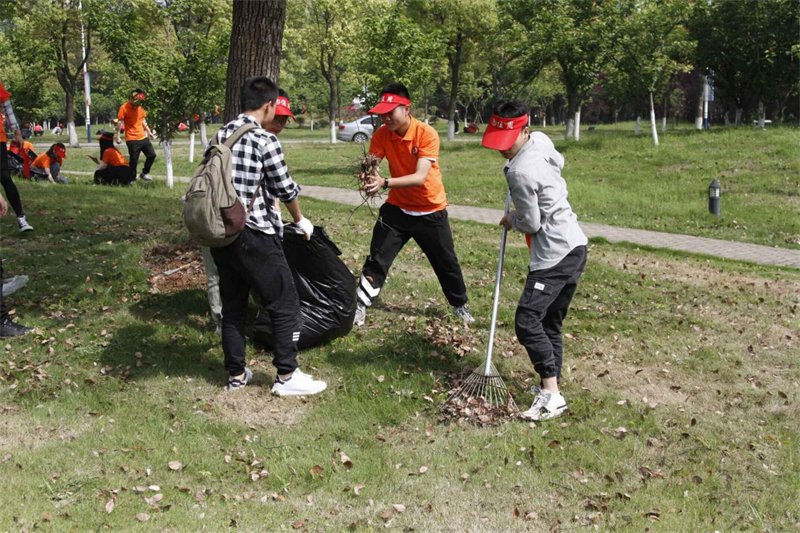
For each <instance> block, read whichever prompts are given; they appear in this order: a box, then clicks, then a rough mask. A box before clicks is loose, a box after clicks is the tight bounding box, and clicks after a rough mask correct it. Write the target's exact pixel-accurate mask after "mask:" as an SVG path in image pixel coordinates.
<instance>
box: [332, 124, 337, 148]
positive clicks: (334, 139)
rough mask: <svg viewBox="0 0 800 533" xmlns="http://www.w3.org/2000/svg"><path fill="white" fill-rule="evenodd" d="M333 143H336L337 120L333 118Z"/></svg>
mask: <svg viewBox="0 0 800 533" xmlns="http://www.w3.org/2000/svg"><path fill="white" fill-rule="evenodd" d="M331 144H336V121H335V120H331Z"/></svg>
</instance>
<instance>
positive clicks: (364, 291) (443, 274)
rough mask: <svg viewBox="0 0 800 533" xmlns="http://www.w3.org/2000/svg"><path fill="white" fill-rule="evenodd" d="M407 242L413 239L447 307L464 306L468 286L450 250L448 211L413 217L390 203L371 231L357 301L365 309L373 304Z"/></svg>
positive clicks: (453, 249)
mask: <svg viewBox="0 0 800 533" xmlns="http://www.w3.org/2000/svg"><path fill="white" fill-rule="evenodd" d="M409 239H414V241H415V242H416V243H417V244H418V245H419V247H420V248H421V249H422V252H423V253H424V254H425V256H426V257H427V258H428V261H429V262H430V264H431V266H432V267H433V271H434V272H435V273H436V277H437V278H439V284H440V285H441V286H442V291H443V292H444V295H445V297H446V298H447V301H448V302H450V305H452V306H460V305H464V304H465V303H467V300H468V298H467V286H466V285H465V284H464V276H463V275H462V273H461V266H459V264H458V257H456V252H455V248H454V247H453V233H452V232H451V231H450V221H449V219H448V215H447V210H446V209H443V210H441V211H437V212H435V213H431V214H430V215H422V216H413V215H407V214H405V213H403V211H402V210H401V209H400V208H399V207H397V206H396V205H392V204H389V203H385V204H383V205H382V206H381V209H380V214H379V217H378V221H377V222H376V223H375V227H374V228H373V230H372V243H371V244H370V247H369V257H367V260H366V262H365V263H364V267H363V268H362V269H361V280H360V281H359V287H358V290H357V295H358V299H359V301H360V302H361V303H362V304H364V305H365V306H367V307H369V306H370V305H372V301H373V300H374V299H375V298H377V297H378V293H379V292H380V290H381V287H383V284H384V283H385V282H386V276H387V274H388V273H389V267H391V266H392V263H393V262H394V258H395V257H397V254H398V253H399V252H400V250H402V248H403V246H405V244H406V243H407V242H408V240H409ZM367 277H369V278H370V279H371V280H372V281H370V280H369V279H366V278H367Z"/></svg>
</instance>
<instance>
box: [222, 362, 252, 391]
mask: <svg viewBox="0 0 800 533" xmlns="http://www.w3.org/2000/svg"><path fill="white" fill-rule="evenodd" d="M251 379H253V371H252V370H250V369H249V368H247V367H244V375H243V376H242V377H241V378H235V377H233V376H230V377H229V378H228V391H229V392H232V391H237V390H241V389H243V388H245V387H246V386H247V382H249V381H250V380H251Z"/></svg>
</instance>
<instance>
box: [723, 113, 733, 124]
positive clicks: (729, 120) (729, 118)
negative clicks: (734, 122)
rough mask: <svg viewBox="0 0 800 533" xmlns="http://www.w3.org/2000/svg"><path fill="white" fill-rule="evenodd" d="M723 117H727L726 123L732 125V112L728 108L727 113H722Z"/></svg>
mask: <svg viewBox="0 0 800 533" xmlns="http://www.w3.org/2000/svg"><path fill="white" fill-rule="evenodd" d="M722 118H723V119H725V125H726V126H730V125H731V112H730V111H728V110H727V109H726V110H725V114H724V115H722Z"/></svg>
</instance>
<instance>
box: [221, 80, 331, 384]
mask: <svg viewBox="0 0 800 533" xmlns="http://www.w3.org/2000/svg"><path fill="white" fill-rule="evenodd" d="M277 96H278V88H277V86H276V85H275V84H274V83H273V82H272V81H271V80H270V79H269V78H265V77H263V76H256V77H253V78H249V79H247V80H246V81H245V83H244V86H243V87H242V93H241V96H240V99H241V108H242V109H243V110H244V111H242V114H240V115H239V116H238V117H237V118H236V119H235V120H233V121H231V122H229V123H228V124H226V125H225V126H224V127H223V128H222V129H220V131H219V132H218V133H217V141H218V142H219V143H223V142H225V140H226V139H227V138H228V137H229V136H230V135H231V134H233V132H235V131H236V130H237V129H239V128H240V127H241V126H243V125H245V124H248V123H251V124H254V125H255V126H257V128H256V129H252V130H250V131H248V132H247V133H245V134H244V135H243V136H242V138H241V139H239V141H238V142H237V143H236V144H235V145H234V146H233V148H232V149H231V154H232V168H233V185H234V188H235V189H236V193H237V194H238V196H239V200H240V201H241V202H242V204H244V205H245V206H249V205H250V204H251V201H252V199H253V196H254V195H257V196H256V200H255V203H253V208H252V210H251V211H250V212H249V213H248V218H247V222H246V227H245V229H244V230H243V231H242V233H240V234H239V236H238V237H237V238H236V240H235V241H233V242H232V243H231V244H229V245H228V246H225V247H222V248H212V249H211V254H212V255H213V257H214V263H215V264H216V265H217V269H218V270H219V286H220V294H221V296H222V350H223V352H224V353H225V369H226V370H227V371H228V373H229V374H230V377H229V379H228V390H237V389H240V388H242V387H244V386H245V385H247V382H248V381H249V380H250V378H251V377H252V376H253V373H252V372H251V371H250V369H249V368H247V367H246V366H245V363H246V357H245V335H244V326H245V317H246V314H247V304H248V300H249V295H250V291H251V289H252V290H253V292H254V293H255V294H256V295H257V296H258V299H259V301H260V302H261V304H262V306H263V309H262V312H267V313H269V316H270V319H271V321H272V331H273V336H274V342H273V344H274V346H275V349H274V356H273V360H272V362H273V364H274V365H275V367H276V368H277V370H278V375H277V377H276V379H275V384H274V385H273V387H272V392H273V393H274V394H278V395H280V396H297V395H310V394H317V393H319V392H322V391H323V390H325V388H326V386H327V385H326V384H325V382H324V381H319V380H315V379H314V378H312V377H311V376H310V375H308V374H305V373H303V372H301V371H300V369H299V368H297V341H298V339H299V338H300V303H299V300H298V297H297V289H296V288H295V286H294V279H293V278H292V272H291V270H290V269H289V265H288V264H287V262H286V257H285V256H284V254H283V248H282V246H281V241H280V236H281V234H282V233H283V224H282V222H281V219H280V214H279V213H277V212H276V210H275V207H274V206H275V199H276V198H277V199H279V200H280V201H282V202H283V203H284V205H285V206H286V209H287V210H288V211H289V213H290V214H291V216H292V218H293V219H294V222H295V224H297V226H298V227H299V228H300V230H301V231H302V232H303V233H304V234H305V235H306V238H307V239H310V238H311V234H312V233H313V232H314V225H313V224H311V222H309V221H308V219H306V218H304V217H303V215H302V213H301V212H300V203H299V201H298V199H297V196H298V194H299V192H300V187H299V186H298V185H297V184H296V183H295V182H294V181H293V180H292V177H291V176H290V175H289V171H288V169H287V168H286V162H285V161H284V158H283V150H281V144H280V142H278V139H277V137H275V135H273V134H271V133H269V132H267V131H266V130H265V129H264V128H266V127H267V126H268V125H269V124H270V123H271V122H272V119H273V117H274V116H275V106H276V100H277Z"/></svg>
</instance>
